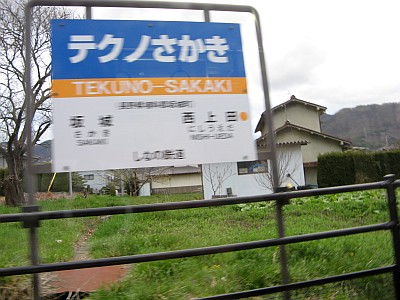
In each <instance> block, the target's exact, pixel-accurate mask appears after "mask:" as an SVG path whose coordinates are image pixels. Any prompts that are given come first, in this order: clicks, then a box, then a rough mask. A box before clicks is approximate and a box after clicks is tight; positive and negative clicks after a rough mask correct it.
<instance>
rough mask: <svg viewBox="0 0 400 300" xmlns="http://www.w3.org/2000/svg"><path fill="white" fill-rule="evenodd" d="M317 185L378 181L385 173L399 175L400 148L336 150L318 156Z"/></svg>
mask: <svg viewBox="0 0 400 300" xmlns="http://www.w3.org/2000/svg"><path fill="white" fill-rule="evenodd" d="M317 174H318V175H317V176H318V186H319V187H329V186H338V185H348V184H356V183H366V182H375V181H380V180H382V179H383V177H384V176H385V175H387V174H395V175H396V177H397V178H399V177H400V150H392V151H384V152H368V153H365V152H344V153H342V152H338V153H336V152H335V153H326V154H323V155H320V156H319V157H318V170H317Z"/></svg>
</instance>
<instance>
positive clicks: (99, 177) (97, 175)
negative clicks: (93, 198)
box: [78, 171, 109, 193]
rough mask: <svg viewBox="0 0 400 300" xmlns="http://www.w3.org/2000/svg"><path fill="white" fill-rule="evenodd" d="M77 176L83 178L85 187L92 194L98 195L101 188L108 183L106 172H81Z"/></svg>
mask: <svg viewBox="0 0 400 300" xmlns="http://www.w3.org/2000/svg"><path fill="white" fill-rule="evenodd" d="M78 174H79V175H80V176H82V177H83V179H84V182H85V185H86V186H87V185H89V186H90V188H91V189H92V190H93V193H98V192H99V191H100V189H101V188H102V187H105V186H106V185H107V184H108V183H109V179H108V178H109V174H108V173H107V171H82V172H78Z"/></svg>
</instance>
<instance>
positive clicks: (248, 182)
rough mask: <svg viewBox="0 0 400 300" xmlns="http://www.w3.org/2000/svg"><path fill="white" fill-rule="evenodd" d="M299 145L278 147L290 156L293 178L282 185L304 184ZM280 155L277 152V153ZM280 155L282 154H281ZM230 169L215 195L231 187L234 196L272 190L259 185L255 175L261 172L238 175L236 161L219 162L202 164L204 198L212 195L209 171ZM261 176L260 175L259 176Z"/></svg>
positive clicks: (220, 171) (217, 171)
mask: <svg viewBox="0 0 400 300" xmlns="http://www.w3.org/2000/svg"><path fill="white" fill-rule="evenodd" d="M300 147H301V146H300V145H285V146H282V147H279V148H280V150H281V151H282V152H283V153H288V155H287V156H286V157H290V164H289V168H288V169H291V171H290V172H291V174H290V175H291V177H292V178H293V179H294V181H295V182H294V181H293V180H291V179H290V178H287V180H285V181H284V182H283V183H282V186H286V185H287V184H288V183H290V184H291V185H293V186H296V183H297V184H298V185H304V184H305V181H304V171H303V160H302V154H301V148H300ZM277 156H278V157H279V156H280V155H279V154H278V155H277ZM281 157H282V155H281ZM227 169H228V170H231V171H232V174H231V176H230V177H229V178H227V179H226V180H224V181H223V182H222V186H221V189H220V190H219V191H218V192H217V193H216V195H217V196H218V195H220V194H221V195H226V194H227V188H231V189H232V194H233V195H234V196H239V197H242V196H244V197H245V196H256V195H263V194H270V193H272V190H270V189H268V188H266V187H265V186H262V185H260V184H259V183H258V182H257V177H258V178H259V179H260V178H262V175H261V174H243V175H239V172H238V164H237V162H231V163H220V164H203V165H202V174H203V191H204V199H211V198H212V196H213V189H212V186H211V183H210V181H209V180H207V177H210V175H209V174H210V172H211V173H212V172H214V174H217V173H219V174H222V173H224V170H227ZM260 176H261V177H260Z"/></svg>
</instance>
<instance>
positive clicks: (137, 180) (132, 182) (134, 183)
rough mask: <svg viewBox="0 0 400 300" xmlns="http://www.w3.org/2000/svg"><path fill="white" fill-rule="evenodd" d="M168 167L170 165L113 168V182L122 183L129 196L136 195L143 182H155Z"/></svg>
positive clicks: (164, 173) (163, 174)
mask: <svg viewBox="0 0 400 300" xmlns="http://www.w3.org/2000/svg"><path fill="white" fill-rule="evenodd" d="M170 168H171V167H157V168H139V169H121V170H114V180H115V184H116V185H119V184H124V185H125V186H126V187H127V192H128V194H129V195H130V196H138V194H139V191H140V189H141V188H142V187H143V186H144V185H145V184H147V183H151V182H155V181H157V179H158V178H160V176H165V175H166V174H167V173H168V172H167V171H168V170H169V169H170ZM121 188H122V187H121Z"/></svg>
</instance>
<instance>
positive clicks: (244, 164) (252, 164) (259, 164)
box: [237, 160, 268, 175]
mask: <svg viewBox="0 0 400 300" xmlns="http://www.w3.org/2000/svg"><path fill="white" fill-rule="evenodd" d="M237 168H238V175H246V174H256V173H265V172H267V171H268V164H267V162H266V161H260V160H254V161H240V162H238V163H237Z"/></svg>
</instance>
